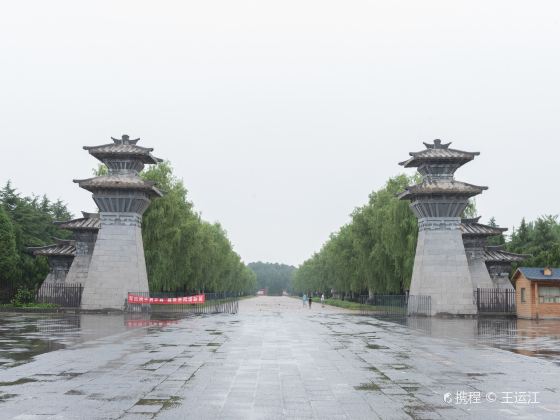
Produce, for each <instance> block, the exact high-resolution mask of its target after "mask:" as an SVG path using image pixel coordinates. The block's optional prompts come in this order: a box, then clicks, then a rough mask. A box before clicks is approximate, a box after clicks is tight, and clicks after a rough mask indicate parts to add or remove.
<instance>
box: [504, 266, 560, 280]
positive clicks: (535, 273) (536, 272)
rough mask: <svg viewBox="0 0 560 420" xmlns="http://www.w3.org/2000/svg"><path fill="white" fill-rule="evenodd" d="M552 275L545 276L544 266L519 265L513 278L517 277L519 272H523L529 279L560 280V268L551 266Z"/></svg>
mask: <svg viewBox="0 0 560 420" xmlns="http://www.w3.org/2000/svg"><path fill="white" fill-rule="evenodd" d="M551 270H552V275H551V276H545V275H544V268H542V267H519V268H518V269H517V271H516V272H515V274H514V275H513V278H514V279H515V278H516V277H517V276H518V274H519V273H521V274H523V275H524V276H525V278H527V280H549V281H560V268H551Z"/></svg>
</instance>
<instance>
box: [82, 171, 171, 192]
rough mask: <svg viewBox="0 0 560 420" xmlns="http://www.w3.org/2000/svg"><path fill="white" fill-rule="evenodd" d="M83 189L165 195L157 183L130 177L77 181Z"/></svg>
mask: <svg viewBox="0 0 560 420" xmlns="http://www.w3.org/2000/svg"><path fill="white" fill-rule="evenodd" d="M74 182H75V183H77V184H78V185H79V186H80V187H81V188H83V189H85V190H88V191H91V192H96V191H99V190H103V189H111V190H119V189H121V190H137V191H143V192H146V193H148V195H150V196H152V197H161V196H162V195H163V194H162V192H161V191H160V190H158V189H157V188H156V187H155V184H156V183H155V182H153V181H146V180H144V179H142V178H139V177H136V176H129V175H103V176H97V177H94V178H87V179H75V180H74Z"/></svg>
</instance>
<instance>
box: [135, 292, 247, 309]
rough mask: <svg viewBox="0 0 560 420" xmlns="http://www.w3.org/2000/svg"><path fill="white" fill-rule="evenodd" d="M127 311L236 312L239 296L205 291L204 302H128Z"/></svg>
mask: <svg viewBox="0 0 560 420" xmlns="http://www.w3.org/2000/svg"><path fill="white" fill-rule="evenodd" d="M129 294H131V295H136V296H142V297H148V298H149V297H152V298H175V297H183V296H184V294H183V293H181V292H178V293H174V292H162V293H155V292H152V293H150V292H129ZM125 311H127V312H152V313H161V314H166V313H169V314H171V313H184V314H218V313H225V314H236V313H237V312H238V311H239V296H238V295H237V294H235V293H227V292H224V293H205V294H204V303H195V304H157V303H152V304H141V303H128V302H127V303H126V304H125Z"/></svg>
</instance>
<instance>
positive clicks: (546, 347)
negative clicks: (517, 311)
mask: <svg viewBox="0 0 560 420" xmlns="http://www.w3.org/2000/svg"><path fill="white" fill-rule="evenodd" d="M376 318H377V319H379V320H382V321H388V322H390V323H397V324H400V325H403V326H406V327H408V328H410V329H413V330H416V331H419V332H421V333H423V334H425V335H427V336H431V337H436V338H451V339H455V340H461V341H466V342H468V343H469V344H471V345H483V346H490V347H495V348H498V349H501V350H507V351H511V352H513V353H517V354H522V355H525V356H531V357H538V358H541V359H545V360H550V361H552V362H554V363H555V364H557V365H559V366H560V321H558V320H540V321H536V320H525V319H516V318H499V317H484V318H478V319H454V318H451V319H442V318H424V317H408V318H407V317H394V316H392V317H376ZM364 323H367V322H364ZM371 324H372V325H375V326H376V327H378V328H381V329H383V330H386V331H391V332H395V329H392V328H391V324H381V323H373V322H372V323H371Z"/></svg>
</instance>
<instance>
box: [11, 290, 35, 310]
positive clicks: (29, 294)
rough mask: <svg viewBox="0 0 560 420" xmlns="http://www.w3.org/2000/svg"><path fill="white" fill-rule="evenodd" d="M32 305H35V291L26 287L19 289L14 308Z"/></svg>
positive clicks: (14, 299) (14, 300)
mask: <svg viewBox="0 0 560 420" xmlns="http://www.w3.org/2000/svg"><path fill="white" fill-rule="evenodd" d="M31 303H35V290H33V289H27V288H25V287H21V288H19V289H18V290H17V292H16V294H15V296H14V298H13V299H12V305H14V306H25V305H29V304H31Z"/></svg>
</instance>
